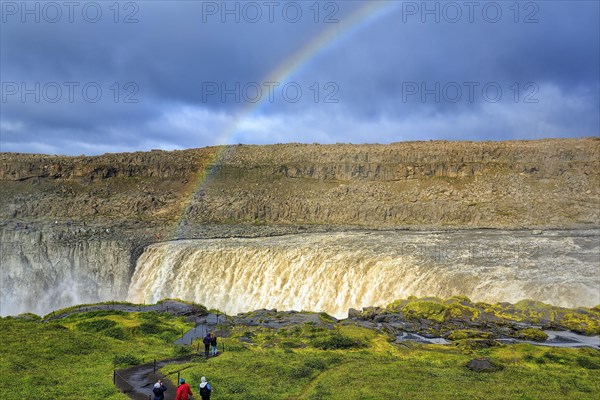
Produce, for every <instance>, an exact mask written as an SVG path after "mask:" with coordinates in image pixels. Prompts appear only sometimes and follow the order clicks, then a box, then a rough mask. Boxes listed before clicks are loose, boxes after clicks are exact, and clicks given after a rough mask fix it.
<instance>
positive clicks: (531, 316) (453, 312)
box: [360, 296, 600, 341]
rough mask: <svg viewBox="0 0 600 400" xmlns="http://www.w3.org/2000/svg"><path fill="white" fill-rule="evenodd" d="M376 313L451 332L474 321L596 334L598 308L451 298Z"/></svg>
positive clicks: (399, 303) (534, 335)
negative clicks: (439, 325)
mask: <svg viewBox="0 0 600 400" xmlns="http://www.w3.org/2000/svg"><path fill="white" fill-rule="evenodd" d="M380 311H381V312H383V311H387V312H389V313H401V314H403V315H404V318H405V319H407V320H413V321H420V320H429V321H431V322H434V323H444V326H445V327H446V328H450V329H451V330H454V331H456V330H463V328H461V326H464V325H465V324H464V323H465V322H476V323H478V324H481V325H482V326H489V325H490V324H494V323H498V322H501V324H506V323H528V324H536V325H537V324H539V325H542V326H544V327H545V328H548V329H568V330H572V331H574V332H577V333H581V334H584V335H600V306H596V307H593V308H586V307H578V308H575V309H568V308H563V307H556V306H551V305H548V304H544V303H542V302H539V301H533V300H521V301H519V302H518V303H515V304H510V303H496V304H487V303H481V302H480V303H474V302H472V301H471V300H470V299H469V298H467V297H465V296H454V297H451V298H449V299H446V300H443V299H439V298H437V297H426V298H421V299H418V298H416V297H414V296H410V297H408V298H407V299H403V300H396V301H394V302H393V303H391V304H389V305H388V306H387V307H386V308H385V309H381V310H380ZM372 315H373V311H372V310H371V309H367V310H364V311H363V312H362V313H361V314H360V316H361V317H362V318H366V319H368V318H369V317H370V316H371V317H372ZM438 333H439V332H438ZM519 337H522V338H526V339H528V340H538V341H541V340H545V339H546V337H545V334H544V333H543V332H541V331H540V330H531V329H528V330H526V331H525V332H522V333H521V335H519Z"/></svg>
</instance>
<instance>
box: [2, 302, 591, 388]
mask: <svg viewBox="0 0 600 400" xmlns="http://www.w3.org/2000/svg"><path fill="white" fill-rule="evenodd" d="M322 320H323V321H324V322H325V323H328V322H330V321H329V320H327V319H326V318H324V317H322ZM334 325H335V324H334ZM189 327H190V325H189V324H186V323H184V322H183V321H182V320H181V319H177V318H173V317H170V316H168V315H164V314H156V313H123V312H118V311H112V310H109V311H97V312H88V313H81V314H74V315H71V316H69V317H67V318H64V319H61V320H59V321H58V322H38V321H36V320H32V321H27V320H22V319H14V318H3V319H0V330H1V332H2V335H0V337H1V340H2V349H1V354H2V357H1V361H0V366H1V370H0V388H2V389H1V391H0V393H1V394H2V396H1V397H2V399H36V400H37V399H42V398H60V399H73V400H75V399H81V398H86V399H100V398H106V399H115V400H116V399H126V398H127V397H126V396H125V395H123V394H120V393H119V392H118V390H117V389H116V388H115V387H114V386H113V384H112V369H113V357H114V356H115V354H116V355H118V356H119V357H121V360H122V361H124V362H123V363H122V364H121V365H119V367H125V366H127V365H126V364H127V362H128V361H129V362H131V363H134V364H135V363H141V362H142V361H144V360H145V361H149V360H151V359H153V358H157V359H162V358H168V357H171V356H174V355H178V354H179V351H180V349H179V348H177V347H175V346H173V345H172V344H170V342H171V341H172V340H174V339H175V338H176V337H177V336H178V334H179V333H180V332H181V329H187V328H189ZM220 328H222V329H228V330H230V335H231V337H230V338H221V339H220V340H221V343H224V344H225V348H226V351H225V353H223V354H222V355H221V356H219V357H217V358H211V359H209V360H208V361H205V360H200V361H197V362H195V363H192V364H189V367H190V368H189V369H186V370H185V371H183V372H182V373H183V376H184V377H185V378H186V380H187V381H188V382H190V384H192V385H193V389H196V388H197V384H198V383H199V381H200V377H201V376H203V375H205V376H207V377H208V379H209V381H210V382H211V384H212V385H213V386H214V388H215V392H214V394H215V398H216V399H233V400H235V399H245V400H248V399H398V398H410V399H480V398H481V399H507V398H516V399H595V398H597V396H598V394H600V352H599V351H597V350H592V349H554V348H547V347H537V346H531V345H510V346H499V347H492V348H484V349H479V350H472V349H469V348H468V346H463V344H461V343H462V342H461V341H457V342H456V343H457V344H458V345H455V346H435V345H427V346H425V345H414V344H408V347H402V346H401V347H398V346H395V345H392V344H391V343H390V342H389V341H388V337H387V336H386V335H384V334H378V333H376V332H375V331H373V330H368V329H364V328H359V327H356V326H353V325H341V324H340V325H335V328H333V329H326V328H324V327H321V326H317V325H315V324H313V323H306V324H304V325H302V326H296V327H286V328H281V329H278V330H274V329H268V328H260V327H254V326H252V327H249V326H235V327H233V328H230V327H225V326H222V327H220ZM242 336H245V337H249V338H251V340H252V341H253V342H254V344H246V343H241V342H240V341H239V338H240V337H242ZM116 338H119V339H116ZM195 345H196V344H194V346H195ZM475 357H489V358H491V359H492V360H493V361H494V362H496V363H498V364H500V365H502V366H503V367H504V368H503V369H502V370H501V371H498V372H493V373H476V372H472V371H470V370H468V369H467V368H466V367H465V364H466V363H467V362H468V361H469V360H471V359H472V358H475ZM184 367H186V365H172V366H168V367H166V368H164V369H163V373H169V372H173V371H176V370H180V369H182V368H184Z"/></svg>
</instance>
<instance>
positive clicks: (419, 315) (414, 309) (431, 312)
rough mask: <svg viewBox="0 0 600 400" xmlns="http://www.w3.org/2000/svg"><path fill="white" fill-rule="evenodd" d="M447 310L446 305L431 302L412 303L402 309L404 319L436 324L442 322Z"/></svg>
mask: <svg viewBox="0 0 600 400" xmlns="http://www.w3.org/2000/svg"><path fill="white" fill-rule="evenodd" d="M447 310H448V306H447V305H445V304H443V303H441V302H436V301H431V300H419V301H413V302H410V303H408V304H406V305H405V306H404V307H402V312H403V313H404V316H405V318H406V319H409V320H419V319H429V320H432V321H437V322H442V321H443V320H444V317H445V315H446V311H447Z"/></svg>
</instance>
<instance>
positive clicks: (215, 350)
mask: <svg viewBox="0 0 600 400" xmlns="http://www.w3.org/2000/svg"><path fill="white" fill-rule="evenodd" d="M218 352H219V347H218V346H217V335H216V334H215V333H214V332H212V333H211V334H210V354H211V355H212V356H216V355H217V353H218Z"/></svg>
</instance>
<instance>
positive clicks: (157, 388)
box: [152, 379, 167, 400]
mask: <svg viewBox="0 0 600 400" xmlns="http://www.w3.org/2000/svg"><path fill="white" fill-rule="evenodd" d="M166 391H167V388H166V386H165V385H164V384H163V381H162V379H159V380H158V382H156V383H155V384H154V387H153V388H152V393H154V400H164V398H165V392H166Z"/></svg>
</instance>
